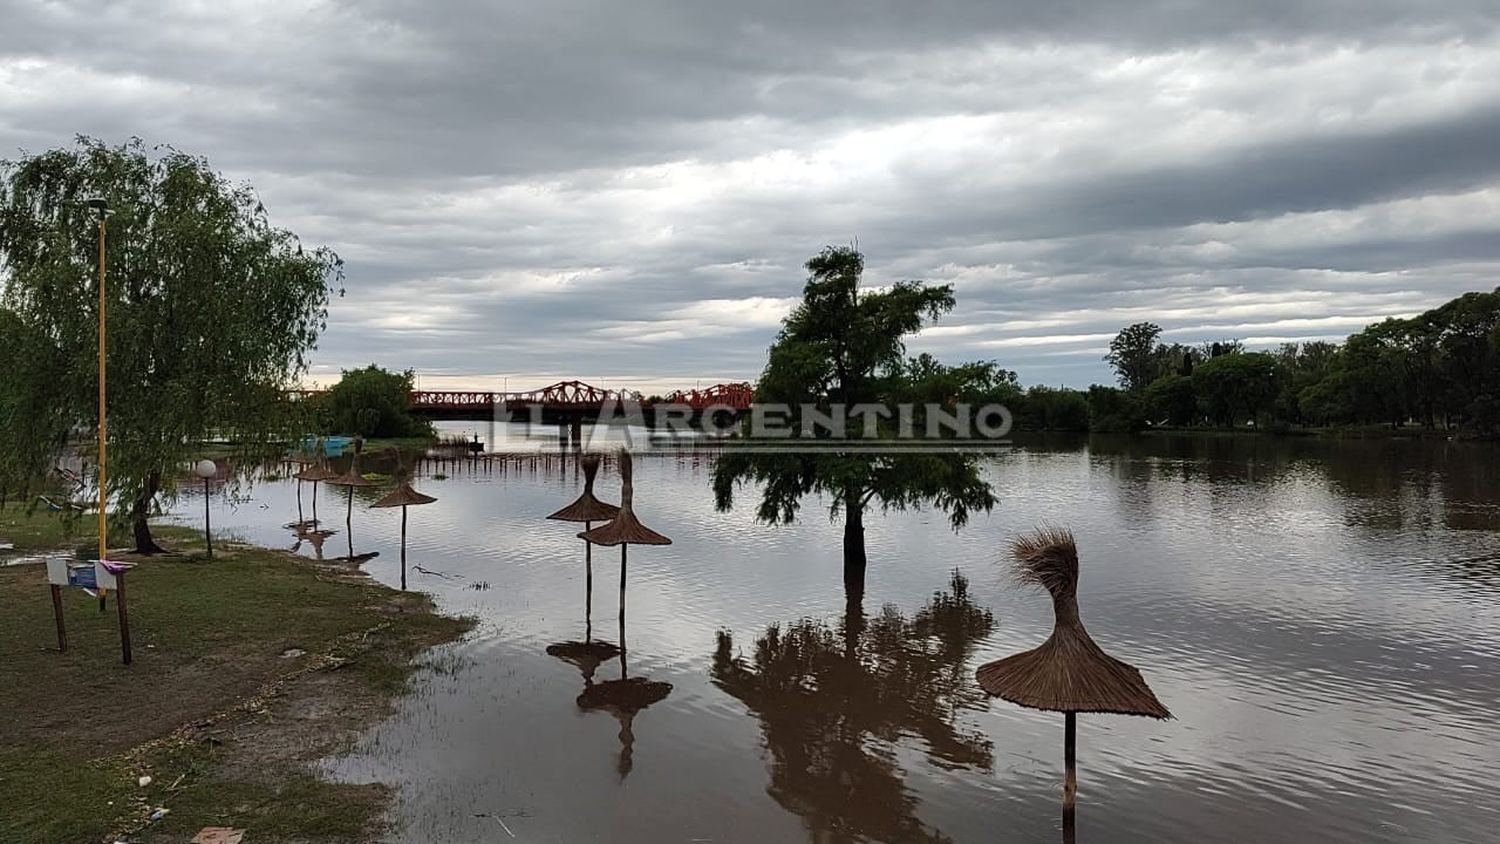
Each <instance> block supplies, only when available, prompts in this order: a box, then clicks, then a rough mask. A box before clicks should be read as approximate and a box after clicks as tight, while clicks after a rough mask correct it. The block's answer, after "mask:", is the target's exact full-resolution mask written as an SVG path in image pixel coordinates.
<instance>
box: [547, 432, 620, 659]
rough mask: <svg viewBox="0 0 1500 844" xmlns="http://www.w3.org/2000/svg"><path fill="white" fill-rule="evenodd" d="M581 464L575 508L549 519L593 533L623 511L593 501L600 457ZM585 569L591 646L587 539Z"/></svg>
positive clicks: (590, 545) (590, 565) (592, 455)
mask: <svg viewBox="0 0 1500 844" xmlns="http://www.w3.org/2000/svg"><path fill="white" fill-rule="evenodd" d="M579 463H580V465H582V466H583V493H582V494H580V495H579V496H578V499H577V500H576V501H574V502H573V503H572V504H569V505H568V506H566V507H564V508H562V509H561V510H558V511H557V512H556V513H553V514H552V515H550V516H548V517H547V518H549V519H556V520H558V521H562V522H583V530H584V532H585V533H587V532H588V531H589V530H591V529H593V527H594V524H593V523H594V522H607V521H609V520H610V519H613V518H614V517H615V516H616V515H617V514H618V513H619V512H620V508H619V507H616V506H615V505H613V504H605V503H604V502H603V501H600V500H599V499H597V498H595V497H594V478H595V476H597V475H598V474H599V455H598V454H595V453H593V452H590V453H588V454H585V455H583V458H582V459H581V460H580V461H579ZM583 567H584V586H583V588H584V636H583V640H584V641H585V642H588V641H589V640H591V639H592V638H593V604H594V543H592V542H589V541H588V540H587V539H585V540H584V541H583Z"/></svg>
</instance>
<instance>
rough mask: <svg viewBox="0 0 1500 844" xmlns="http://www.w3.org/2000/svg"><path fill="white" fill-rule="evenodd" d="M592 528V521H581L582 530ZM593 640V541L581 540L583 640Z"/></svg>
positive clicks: (586, 531)
mask: <svg viewBox="0 0 1500 844" xmlns="http://www.w3.org/2000/svg"><path fill="white" fill-rule="evenodd" d="M593 529H594V523H593V522H592V521H589V520H587V519H585V520H584V522H583V532H584V533H588V532H589V531H591V530H593ZM593 640H594V543H592V542H590V541H588V540H587V539H585V540H584V541H583V641H585V642H592V641H593Z"/></svg>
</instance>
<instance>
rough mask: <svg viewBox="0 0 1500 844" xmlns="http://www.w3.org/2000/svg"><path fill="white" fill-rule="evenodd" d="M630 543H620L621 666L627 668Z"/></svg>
mask: <svg viewBox="0 0 1500 844" xmlns="http://www.w3.org/2000/svg"><path fill="white" fill-rule="evenodd" d="M629 547H630V543H628V542H622V543H620V666H621V668H623V667H624V666H625V549H626V548H629Z"/></svg>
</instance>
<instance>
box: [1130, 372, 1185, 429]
mask: <svg viewBox="0 0 1500 844" xmlns="http://www.w3.org/2000/svg"><path fill="white" fill-rule="evenodd" d="M1141 401H1142V404H1143V405H1144V410H1145V413H1146V417H1147V418H1148V419H1149V420H1150V421H1151V422H1153V423H1156V424H1162V423H1165V424H1168V425H1177V426H1183V425H1191V424H1193V422H1194V421H1196V420H1197V418H1198V394H1197V393H1195V392H1193V379H1192V378H1191V377H1189V376H1186V375H1166V376H1163V377H1161V378H1158V379H1156V380H1155V381H1153V382H1151V386H1149V387H1147V388H1146V392H1145V393H1144V395H1142V397H1141Z"/></svg>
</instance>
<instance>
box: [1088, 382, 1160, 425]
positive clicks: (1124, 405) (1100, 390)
mask: <svg viewBox="0 0 1500 844" xmlns="http://www.w3.org/2000/svg"><path fill="white" fill-rule="evenodd" d="M1088 409H1089V430H1091V431H1101V432H1103V431H1108V432H1119V431H1138V430H1140V429H1141V428H1142V427H1144V426H1145V422H1146V420H1145V411H1144V407H1143V405H1142V403H1141V400H1140V398H1139V396H1137V395H1136V394H1135V393H1128V392H1126V391H1124V390H1119V389H1116V388H1114V387H1105V386H1102V385H1099V384H1095V385H1094V386H1092V387H1089V392H1088Z"/></svg>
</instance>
